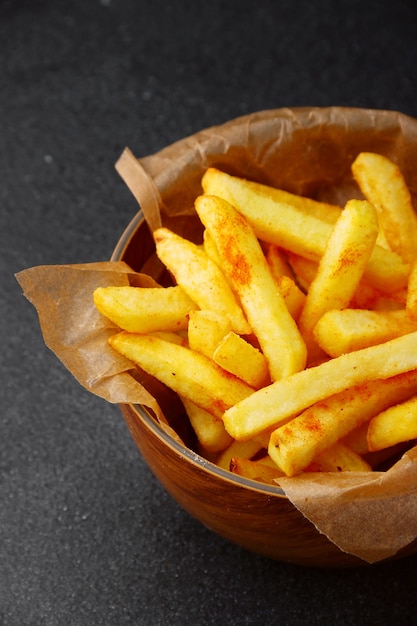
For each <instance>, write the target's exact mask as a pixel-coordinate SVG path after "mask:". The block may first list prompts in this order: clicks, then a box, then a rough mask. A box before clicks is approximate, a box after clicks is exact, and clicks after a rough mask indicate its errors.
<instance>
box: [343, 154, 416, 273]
mask: <svg viewBox="0 0 417 626" xmlns="http://www.w3.org/2000/svg"><path fill="white" fill-rule="evenodd" d="M352 172H353V176H354V178H355V179H356V181H357V183H358V185H359V187H360V188H361V190H362V192H363V194H364V196H365V197H366V198H367V199H368V200H369V201H370V202H372V204H373V205H374V206H375V208H376V210H377V211H378V218H379V221H380V223H381V226H382V229H383V231H384V233H385V235H386V237H387V240H388V242H389V245H390V247H391V248H392V249H393V250H394V251H395V252H397V253H398V254H399V255H400V256H401V258H402V259H403V260H404V261H405V262H406V263H411V262H413V261H414V260H415V259H416V258H417V216H416V213H415V210H414V207H413V202H412V199H411V194H410V191H409V189H408V187H407V184H406V182H405V180H404V177H403V175H402V173H401V171H400V168H399V167H398V165H396V164H395V163H393V162H392V161H391V160H390V159H388V158H387V157H385V156H383V155H382V154H375V153H372V152H361V153H360V154H359V155H358V156H357V157H356V159H355V161H354V162H353V164H352Z"/></svg>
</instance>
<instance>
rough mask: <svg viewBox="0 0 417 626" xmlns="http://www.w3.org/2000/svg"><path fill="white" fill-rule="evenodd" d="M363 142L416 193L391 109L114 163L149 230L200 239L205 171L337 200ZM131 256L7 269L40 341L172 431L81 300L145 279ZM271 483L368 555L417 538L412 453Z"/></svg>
mask: <svg viewBox="0 0 417 626" xmlns="http://www.w3.org/2000/svg"><path fill="white" fill-rule="evenodd" d="M363 150H367V151H374V152H379V153H381V154H385V155H386V156H388V157H389V158H391V159H393V160H394V161H396V162H397V163H398V165H399V166H400V168H401V170H402V172H403V174H404V176H405V178H406V181H407V184H408V186H409V188H410V191H411V193H412V195H413V198H414V199H415V198H416V197H417V168H416V163H417V120H414V119H413V118H411V117H409V116H406V115H404V114H401V113H398V112H392V111H375V110H364V109H355V108H343V107H342V108H340V107H329V108H297V109H275V110H267V111H261V112H258V113H254V114H251V115H247V116H243V117H240V118H237V119H236V120H232V121H230V122H228V123H226V124H223V125H220V126H216V127H212V128H209V129H206V130H204V131H201V132H199V133H196V134H195V135H192V136H190V137H186V138H185V139H183V140H180V141H178V142H176V143H174V144H173V145H171V146H168V147H167V148H165V149H163V150H161V151H160V152H158V153H156V154H154V155H151V156H148V157H145V158H142V159H137V158H136V157H135V156H134V155H133V154H132V152H131V151H130V150H129V149H126V150H125V151H124V152H123V154H122V155H121V157H120V159H119V160H118V162H117V163H116V169H117V171H118V172H119V174H120V176H121V177H122V179H123V180H124V182H125V183H126V184H127V185H128V187H129V188H130V190H131V191H132V194H133V195H134V197H135V198H136V200H137V202H138V203H139V205H140V208H141V210H142V211H143V213H144V215H145V218H146V221H147V223H148V225H149V228H150V230H151V231H153V230H154V229H155V228H157V227H158V226H160V225H164V226H167V227H169V228H172V229H173V230H175V231H176V232H178V233H180V234H182V235H183V236H186V237H188V238H190V239H192V240H194V241H200V240H201V234H202V228H201V225H200V223H199V220H198V218H197V216H196V213H195V211H194V200H195V198H196V196H197V195H199V194H200V193H201V192H202V189H201V178H202V175H203V173H204V171H205V170H206V168H207V167H209V166H215V167H218V168H220V169H223V170H225V171H227V172H229V173H231V174H236V175H239V176H244V177H247V178H249V179H252V180H255V181H258V182H261V183H265V184H270V185H274V186H277V187H282V188H284V189H286V190H288V191H292V192H294V193H299V194H303V195H306V196H309V197H312V198H317V199H321V200H325V201H330V202H334V203H338V204H340V205H343V204H344V202H345V201H346V200H347V199H349V198H353V197H361V194H360V192H359V191H358V189H357V186H356V185H355V183H354V181H353V179H352V176H351V172H350V165H351V163H352V161H353V160H354V158H355V157H356V155H357V154H358V153H359V152H360V151H363ZM142 257H143V255H141V254H139V253H138V255H137V257H136V255H135V254H132V251H131V250H130V254H129V265H127V264H126V263H125V262H123V261H119V260H118V261H111V262H106V261H104V262H98V263H93V264H87V265H85V264H84V265H82V264H80V265H67V266H41V267H35V268H30V269H28V270H23V271H22V272H20V273H19V274H17V276H16V277H17V280H18V281H19V283H20V285H21V287H22V289H23V292H24V294H25V296H26V297H27V298H28V299H29V301H31V302H32V304H33V305H34V306H35V308H36V309H37V312H38V316H39V322H40V326H41V329H42V333H43V336H44V340H45V343H46V344H47V345H48V347H49V348H51V350H53V351H54V352H55V354H56V355H57V356H58V358H59V359H60V360H61V361H62V362H63V363H64V365H65V366H66V367H67V368H68V369H69V371H70V372H71V373H72V374H73V375H74V376H75V378H76V379H77V380H78V381H79V382H80V383H81V384H82V385H83V386H84V387H85V388H87V389H88V390H89V391H91V392H92V393H94V394H96V395H98V396H100V397H102V398H104V399H106V400H108V401H109V402H113V403H138V404H143V405H145V406H147V407H148V408H150V409H151V410H152V411H153V412H154V413H155V416H156V418H157V419H158V420H159V421H160V422H161V425H162V426H163V427H164V428H166V429H167V430H168V431H169V432H170V434H172V436H174V437H176V438H178V437H179V436H178V434H177V432H176V429H175V430H173V429H172V427H171V425H170V424H169V419H167V413H166V411H165V413H164V410H163V409H164V398H163V394H162V392H161V388H160V387H158V385H157V384H155V385H153V384H152V382H151V383H150V382H149V380H146V377H144V376H143V375H142V376H141V375H140V374H139V373H138V370H137V368H134V367H132V364H131V363H130V362H129V361H127V360H126V359H124V358H123V357H121V356H119V355H116V354H115V353H114V352H113V351H112V350H111V349H110V348H109V347H108V344H107V340H108V337H109V336H110V335H111V334H112V333H114V332H117V330H118V329H117V328H116V327H115V326H113V325H112V324H111V323H110V322H108V321H107V320H105V319H103V318H102V317H101V316H100V315H99V314H98V312H97V311H96V310H95V307H94V304H93V300H92V294H93V291H94V289H95V288H96V287H98V286H105V285H124V284H136V285H138V286H140V285H149V284H154V282H153V280H152V278H149V277H148V276H147V275H145V274H144V273H143V271H144V270H143V262H142ZM126 258H127V257H126ZM145 267H147V268H149V267H152V263H151V264H148V265H147V266H145ZM167 404H168V405H169V403H166V402H165V405H167ZM280 485H281V487H282V488H283V489H284V491H285V493H286V495H287V496H288V498H289V499H290V500H291V501H292V502H293V504H294V505H295V506H296V507H297V508H298V509H299V510H300V511H301V513H302V514H303V515H304V516H305V517H306V518H308V519H309V520H310V521H311V522H312V523H313V524H314V525H315V526H316V528H317V529H318V530H319V531H320V532H321V533H323V534H325V535H326V536H327V537H328V538H329V539H330V540H331V541H332V542H333V543H335V544H336V545H337V546H339V548H340V549H341V550H343V551H345V552H348V553H351V554H354V555H355V556H358V557H359V558H361V559H363V560H364V561H367V562H369V563H374V562H377V561H380V560H382V559H385V558H387V557H389V556H392V555H394V554H395V553H396V552H397V551H398V550H399V549H400V548H403V547H405V546H407V545H408V544H409V543H410V542H411V541H413V540H414V539H416V537H417V449H412V450H410V451H409V452H408V453H406V454H405V455H404V456H403V458H402V459H401V460H400V461H399V462H398V463H396V464H395V466H394V467H393V468H391V469H390V470H389V471H388V472H373V473H349V474H330V473H326V474H309V475H307V474H305V475H301V476H297V477H294V478H285V479H280Z"/></svg>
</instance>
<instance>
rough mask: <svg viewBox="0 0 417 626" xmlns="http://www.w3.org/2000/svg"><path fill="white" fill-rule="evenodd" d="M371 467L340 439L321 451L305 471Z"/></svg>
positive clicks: (334, 470)
mask: <svg viewBox="0 0 417 626" xmlns="http://www.w3.org/2000/svg"><path fill="white" fill-rule="evenodd" d="M371 470H372V467H371V466H370V465H369V463H368V462H367V461H365V460H364V459H363V458H362V457H361V456H360V455H359V454H357V453H356V452H354V451H353V450H351V449H350V448H349V447H348V446H346V445H345V444H344V443H342V442H341V441H338V442H336V443H335V444H333V445H332V446H331V447H330V448H327V450H324V451H323V452H321V453H320V454H319V455H317V457H316V458H315V459H314V461H313V462H312V463H311V464H310V466H309V467H307V468H306V470H305V471H307V472H370V471H371Z"/></svg>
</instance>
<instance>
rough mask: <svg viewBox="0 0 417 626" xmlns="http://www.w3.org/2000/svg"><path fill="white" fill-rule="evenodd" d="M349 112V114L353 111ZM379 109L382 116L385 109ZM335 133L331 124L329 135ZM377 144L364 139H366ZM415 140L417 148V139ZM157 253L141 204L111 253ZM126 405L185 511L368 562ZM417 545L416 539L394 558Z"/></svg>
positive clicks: (296, 548) (231, 535) (242, 538)
mask: <svg viewBox="0 0 417 626" xmlns="http://www.w3.org/2000/svg"><path fill="white" fill-rule="evenodd" d="M302 111H303V114H304V112H305V110H302ZM331 111H332V112H333V111H336V112H337V111H338V110H337V109H336V110H334V109H332V110H331ZM342 111H343V116H345V117H346V116H347V118H348V117H349V111H350V110H349V109H347V110H342ZM386 114H387V113H386V112H384V113H383V114H381V115H386ZM295 115H297V110H296V111H295ZM352 115H354V116H356V115H357V111H356V110H353V112H352ZM388 115H389V114H388ZM376 116H377V119H378V113H376ZM389 120H391V121H392V123H393V124H394V126H395V125H396V124H398V121H397V118H395V114H392V116H391V117H390V116H389ZM339 122H340V120H339ZM370 125H371V126H373V127H374V126H375V116H372V119H371V117H370ZM332 133H334V130H332V129H331V130H330V141H331V136H332ZM416 133H417V130H416ZM377 143H378V142H375V141H371V142H369V141H366V140H365V141H364V146H367V145H372V146H375V145H376V144H377ZM415 143H416V146H415V147H414V148H415V150H417V140H416V139H415ZM323 145H324V144H323ZM377 147H378V146H377ZM220 160H221V159H220ZM213 161H215V159H213ZM153 255H154V244H153V239H152V235H151V232H150V230H149V227H148V225H147V223H146V222H145V220H144V218H143V214H142V212H141V211H139V212H138V214H137V215H136V216H135V217H134V218H133V220H132V221H131V223H130V224H129V225H128V227H127V228H126V230H125V232H124V233H123V235H122V237H121V239H120V241H119V242H118V244H117V246H116V248H115V250H114V253H113V255H112V260H124V261H125V262H127V263H128V264H129V265H130V266H131V267H133V269H135V270H136V271H141V270H142V268H143V266H144V265H145V264H146V267H149V266H152V263H151V264H150V265H149V259H150V258H152V256H153ZM120 408H121V411H122V414H123V416H124V419H125V420H126V423H127V426H128V428H129V431H130V433H131V435H132V437H133V439H134V441H135V442H136V445H137V447H138V448H139V450H140V452H141V454H142V455H143V458H144V459H145V461H146V462H147V464H148V465H149V467H150V469H151V470H152V471H153V473H154V474H155V476H156V477H157V478H158V480H159V481H160V482H161V484H162V485H163V486H164V487H165V489H166V490H167V491H168V493H170V494H171V496H172V497H173V498H174V499H175V500H176V501H177V502H178V503H179V504H180V505H181V506H182V507H183V508H184V509H185V510H186V511H188V512H189V513H190V514H191V515H192V516H194V517H195V518H196V519H198V520H199V521H200V522H202V523H203V524H204V525H205V526H206V527H208V528H209V529H211V530H212V531H214V532H215V533H217V534H219V535H220V536H222V537H224V538H225V539H227V540H230V541H231V542H234V543H236V544H238V545H240V546H242V547H244V548H246V549H247V550H250V551H253V552H256V553H259V554H261V555H265V556H267V557H270V558H272V559H277V560H280V561H286V562H292V563H296V564H300V565H305V566H317V567H339V568H340V567H353V566H360V565H366V563H365V562H364V561H362V560H361V559H359V558H357V557H355V556H352V555H350V554H347V553H345V552H342V551H341V550H340V549H339V548H338V547H337V546H336V545H334V544H333V543H332V542H331V541H329V540H328V539H327V538H326V537H325V536H324V535H322V534H320V533H319V532H318V531H317V529H316V528H315V526H314V525H313V524H312V523H310V522H309V521H308V520H307V519H306V518H305V517H304V516H303V515H302V514H301V513H300V512H299V511H298V510H297V509H296V508H295V507H294V506H293V505H292V504H291V502H290V501H289V500H288V498H287V497H286V496H285V494H284V493H283V491H282V490H281V489H280V488H278V487H274V486H269V485H266V484H262V483H260V482H256V481H252V480H248V479H245V478H242V477H239V476H235V475H234V474H232V473H230V472H227V471H225V470H222V469H220V468H219V467H217V466H216V465H214V464H213V463H211V462H209V461H207V460H206V459H204V458H202V457H201V456H200V455H199V454H197V453H196V452H195V451H194V450H193V449H192V444H190V447H186V446H185V445H182V444H180V443H179V442H178V441H177V440H176V439H174V438H173V437H171V436H170V435H169V434H168V433H167V432H166V431H165V430H164V429H163V428H161V426H160V425H159V423H158V422H157V421H156V419H155V418H154V417H153V415H152V414H151V412H150V411H148V410H147V409H146V408H144V407H142V406H138V405H132V404H124V405H121V407H120ZM181 434H182V433H181ZM416 551H417V541H414V542H413V543H411V544H410V545H409V546H407V547H405V548H404V549H403V550H401V551H400V552H399V553H397V554H396V555H395V557H394V558H399V557H403V556H406V555H410V554H413V553H415V552H416Z"/></svg>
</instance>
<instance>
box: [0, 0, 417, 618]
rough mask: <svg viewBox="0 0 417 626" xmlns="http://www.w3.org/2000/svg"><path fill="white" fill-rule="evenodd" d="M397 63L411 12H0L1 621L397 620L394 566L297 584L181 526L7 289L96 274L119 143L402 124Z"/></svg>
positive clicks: (105, 1)
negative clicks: (340, 118) (214, 129)
mask: <svg viewBox="0 0 417 626" xmlns="http://www.w3.org/2000/svg"><path fill="white" fill-rule="evenodd" d="M416 53H417V13H416V9H415V3H414V2H413V1H410V2H406V1H405V0H397V2H396V3H388V2H378V1H376V0H369V1H368V2H367V3H364V2H360V1H359V0H351V1H348V0H341V1H340V2H337V3H336V2H332V1H331V0H321V1H320V0H319V1H314V0H312V1H306V0H300V1H299V2H292V1H291V0H281V1H275V0H266V1H263V0H259V1H258V2H250V0H240V1H237V0H224V1H221V0H212V2H207V3H199V2H197V1H195V2H191V1H187V0H177V2H172V3H167V2H165V1H164V0H152V1H149V2H142V1H141V0H101V1H100V0H94V1H93V0H86V1H85V2H84V1H81V0H71V1H70V0H63V1H62V2H59V3H58V2H53V1H52V0H0V81H1V82H0V129H1V132H0V238H1V243H0V252H1V260H0V269H1V293H0V302H1V316H0V329H1V341H2V346H1V349H0V364H1V373H0V381H1V383H0V397H1V407H2V409H1V418H0V624H5V625H7V626H23V625H30V626H38V625H41V624H42V625H43V626H57V625H65V626H69V625H74V626H84V625H86V626H87V625H88V626H91V625H94V626H98V625H124V624H138V625H139V624H140V625H144V626H148V625H149V626H150V625H152V626H156V625H158V624H161V625H164V626H165V625H176V624H178V625H182V624H185V623H194V624H199V625H205V624H210V625H211V624H213V625H214V624H216V625H217V624H239V625H240V624H251V625H252V624H253V625H259V624H265V623H268V624H280V625H281V624H388V623H393V622H394V621H395V623H397V624H409V623H412V620H413V618H414V615H415V603H414V597H415V589H416V582H415V579H416V573H417V561H416V559H415V558H410V559H407V560H404V561H401V562H396V563H391V564H385V565H380V566H378V567H368V568H364V569H360V570H347V571H326V570H318V571H317V570H314V569H308V568H299V567H296V566H292V565H287V564H282V563H275V562H271V561H268V560H267V559H264V558H261V557H259V556H256V555H252V554H249V553H247V552H245V551H243V550H241V549H240V548H238V547H236V546H233V545H230V544H228V543H226V542H224V541H223V540H222V539H220V538H218V537H217V536H214V535H213V534H212V533H211V532H210V531H208V530H206V529H205V528H204V527H202V526H201V525H200V524H199V523H197V522H196V521H194V520H193V519H191V518H190V517H189V516H188V514H186V513H185V512H184V511H182V510H181V509H180V508H179V507H178V506H177V505H176V504H175V503H174V502H173V501H172V500H171V498H170V497H169V496H167V495H166V493H165V492H164V491H163V489H162V488H161V487H160V486H159V484H158V483H157V481H156V480H155V479H154V477H153V476H152V475H151V473H150V471H149V470H148V469H147V467H146V466H145V464H144V463H143V461H142V459H141V457H140V455H139V453H138V452H137V450H136V448H135V446H134V444H133V442H132V440H131V438H130V435H129V433H128V432H127V429H126V427H125V425H124V423H123V421H122V418H121V416H120V415H119V411H118V409H117V407H114V406H110V405H108V404H107V403H105V402H104V401H101V400H99V399H98V398H96V397H93V396H91V395H90V394H88V393H87V392H86V391H84V390H83V389H82V388H81V387H80V386H79V385H78V383H77V382H75V381H74V380H73V379H72V377H71V376H70V375H69V374H68V372H67V371H66V370H65V369H64V368H63V366H62V365H61V364H60V363H59V362H58V361H57V359H56V358H55V356H54V355H53V354H52V353H51V352H49V351H48V350H47V349H46V348H45V346H44V344H43V341H42V338H41V336H40V332H39V327H38V324H37V319H36V313H35V311H34V310H33V309H32V307H31V305H30V304H29V303H28V302H27V301H26V300H25V299H24V298H23V297H22V296H21V293H20V289H19V286H18V285H17V283H16V281H15V279H14V277H13V274H14V273H15V272H17V271H19V270H21V269H23V268H25V267H30V266H33V265H39V264H60V263H79V262H90V261H98V260H107V259H108V257H109V255H110V253H111V251H112V249H113V246H114V244H115V242H116V240H117V239H118V237H119V235H120V234H121V232H122V231H123V229H124V227H125V225H126V224H127V222H128V221H129V220H130V218H131V217H132V215H133V214H134V212H135V211H136V206H135V203H134V201H133V198H132V197H131V195H130V193H129V191H128V190H127V189H126V188H125V186H124V184H123V183H122V182H121V180H120V179H119V178H118V176H117V174H116V173H115V171H114V163H115V161H116V160H117V158H118V157H119V155H120V153H121V152H122V150H123V148H124V147H125V146H126V145H128V146H129V147H130V148H131V149H132V150H133V151H134V152H135V154H136V155H137V156H145V155H146V154H150V153H152V152H155V151H157V150H159V149H160V148H162V147H163V146H165V145H167V144H169V143H171V142H173V141H174V140H176V139H179V138H180V137H183V136H185V135H188V134H191V133H193V132H195V131H197V130H200V129H202V128H205V127H207V126H210V125H212V124H218V123H221V122H224V121H226V120H227V119H230V118H233V117H236V116H239V115H242V114H245V113H249V112H252V111H255V110H260V109H267V108H275V107H279V106H303V105H318V106H327V105H351V106H365V107H374V108H389V109H396V110H400V111H402V112H404V113H408V114H410V115H414V116H416V115H417V98H416V85H417V62H416V61H417V59H416ZM414 619H415V618H414Z"/></svg>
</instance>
